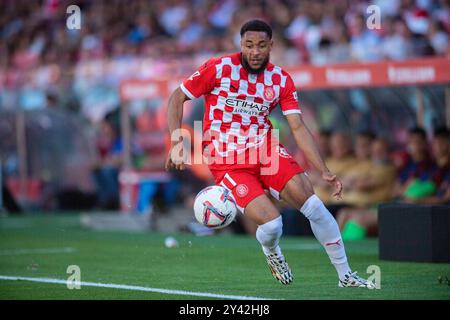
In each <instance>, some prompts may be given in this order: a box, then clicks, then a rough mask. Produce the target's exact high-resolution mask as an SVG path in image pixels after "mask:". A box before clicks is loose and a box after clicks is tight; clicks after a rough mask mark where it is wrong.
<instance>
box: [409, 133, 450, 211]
mask: <svg viewBox="0 0 450 320" xmlns="http://www.w3.org/2000/svg"><path fill="white" fill-rule="evenodd" d="M432 147H433V156H434V160H435V162H436V170H435V171H434V172H433V175H432V176H431V177H430V183H431V184H432V185H434V186H435V192H434V193H433V194H431V195H428V196H424V197H409V196H408V195H406V196H405V201H406V202H408V203H417V204H450V131H449V130H448V129H446V128H440V129H437V130H436V131H435V132H434V137H433V143H432Z"/></svg>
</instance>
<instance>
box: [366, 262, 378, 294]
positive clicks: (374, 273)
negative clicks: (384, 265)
mask: <svg viewBox="0 0 450 320" xmlns="http://www.w3.org/2000/svg"><path fill="white" fill-rule="evenodd" d="M366 273H368V274H370V276H369V277H368V278H367V281H370V282H372V283H373V284H374V285H375V289H381V268H380V266H377V265H370V266H368V267H367V270H366Z"/></svg>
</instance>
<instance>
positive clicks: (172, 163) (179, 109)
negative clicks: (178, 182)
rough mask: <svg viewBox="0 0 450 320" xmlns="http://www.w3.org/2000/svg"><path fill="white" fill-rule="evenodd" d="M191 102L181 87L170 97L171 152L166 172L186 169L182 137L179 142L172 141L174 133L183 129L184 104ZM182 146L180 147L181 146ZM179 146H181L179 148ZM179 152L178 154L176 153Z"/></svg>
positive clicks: (167, 160) (168, 111) (168, 119)
mask: <svg viewBox="0 0 450 320" xmlns="http://www.w3.org/2000/svg"><path fill="white" fill-rule="evenodd" d="M187 100H189V97H188V96H187V95H186V94H185V93H184V92H183V90H181V88H180V87H178V88H177V89H175V91H174V92H173V93H172V94H171V95H170V98H169V106H168V110H167V121H168V126H169V133H170V150H169V154H168V156H167V159H166V170H170V169H177V170H183V169H184V162H183V154H182V152H183V150H182V148H180V147H181V146H182V145H181V144H180V143H182V141H183V140H182V136H181V135H180V136H179V139H178V140H172V137H173V136H174V132H175V131H176V130H178V129H180V128H181V121H182V119H183V104H184V102H185V101H187ZM179 144H180V145H179ZM178 145H179V146H178ZM177 150H178V151H179V152H178V153H177V152H176V151H177Z"/></svg>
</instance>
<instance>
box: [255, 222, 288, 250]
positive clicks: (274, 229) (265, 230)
mask: <svg viewBox="0 0 450 320" xmlns="http://www.w3.org/2000/svg"><path fill="white" fill-rule="evenodd" d="M282 233H283V222H282V220H281V216H279V217H278V218H275V219H273V220H270V221H269V222H266V223H264V224H262V225H260V226H258V229H256V239H258V241H259V243H261V246H262V249H263V252H264V254H265V255H269V254H271V253H277V254H279V255H281V249H280V246H279V245H278V243H279V242H280V237H281V234H282Z"/></svg>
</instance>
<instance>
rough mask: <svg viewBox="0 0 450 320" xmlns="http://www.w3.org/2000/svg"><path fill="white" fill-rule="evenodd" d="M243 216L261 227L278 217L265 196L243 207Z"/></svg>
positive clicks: (273, 206)
mask: <svg viewBox="0 0 450 320" xmlns="http://www.w3.org/2000/svg"><path fill="white" fill-rule="evenodd" d="M245 216H246V217H248V218H250V219H251V220H252V221H254V222H255V223H256V224H258V225H261V224H264V223H266V222H269V221H271V220H273V219H276V218H278V217H279V216H280V213H279V212H278V209H277V208H276V207H275V205H274V204H273V203H272V201H271V200H270V199H269V197H268V196H267V195H265V194H261V195H259V196H258V197H256V198H254V199H253V200H252V201H250V202H249V203H248V204H247V206H246V207H245Z"/></svg>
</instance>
